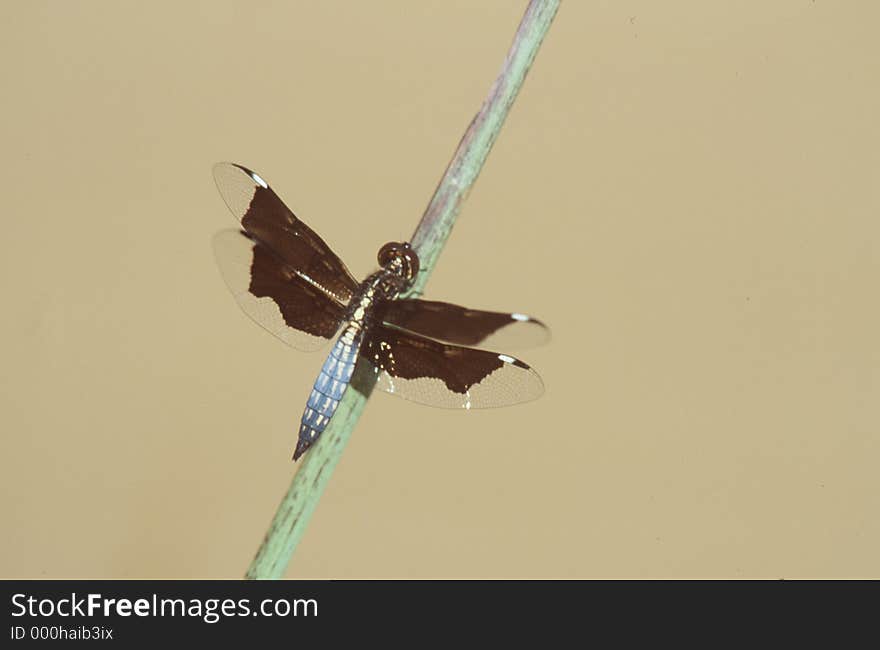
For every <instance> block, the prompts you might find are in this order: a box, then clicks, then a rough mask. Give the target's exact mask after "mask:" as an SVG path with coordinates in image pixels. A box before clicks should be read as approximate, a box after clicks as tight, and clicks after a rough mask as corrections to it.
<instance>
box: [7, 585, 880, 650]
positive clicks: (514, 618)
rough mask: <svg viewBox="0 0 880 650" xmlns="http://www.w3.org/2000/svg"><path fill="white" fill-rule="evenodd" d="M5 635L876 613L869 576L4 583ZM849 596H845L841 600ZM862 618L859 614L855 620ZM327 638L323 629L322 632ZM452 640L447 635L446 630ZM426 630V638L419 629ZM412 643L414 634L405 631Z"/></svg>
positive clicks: (662, 623) (110, 638)
mask: <svg viewBox="0 0 880 650" xmlns="http://www.w3.org/2000/svg"><path fill="white" fill-rule="evenodd" d="M0 585H2V599H3V601H4V604H3V610H4V612H5V621H6V626H5V629H4V630H3V631H2V634H3V635H4V636H5V639H6V641H7V644H4V646H5V647H14V646H13V645H8V644H9V643H12V644H21V643H31V642H33V641H40V640H42V641H56V642H67V641H79V640H87V641H105V642H122V643H123V644H130V643H132V642H135V641H137V642H169V641H183V640H192V641H196V640H198V641H205V642H210V641H223V642H227V643H229V642H242V641H251V642H253V641H254V640H255V639H260V638H264V637H265V638H271V637H280V638H289V639H290V641H291V643H294V642H295V641H297V640H302V638H303V637H304V636H308V637H312V638H314V635H315V633H318V634H320V635H321V638H323V639H329V640H333V639H336V638H337V637H336V636H335V635H336V634H337V633H341V632H344V633H346V635H347V634H348V633H353V632H357V633H359V634H368V633H369V636H368V637H366V638H365V640H366V639H367V638H375V637H373V636H372V634H371V633H370V631H377V630H383V629H384V630H396V631H397V632H401V631H402V630H404V629H408V630H413V629H416V630H421V632H420V634H423V635H427V637H430V638H435V640H436V637H437V636H438V635H440V636H450V635H451V634H452V632H453V631H454V630H459V629H470V630H477V629H478V630H481V631H482V632H483V633H484V634H485V633H486V632H490V633H491V634H492V635H493V637H494V638H496V639H498V638H501V637H507V638H510V637H511V636H516V635H518V634H520V633H521V632H523V631H525V630H532V631H536V630H537V631H540V633H541V634H542V635H545V636H547V637H553V636H555V635H557V634H559V633H561V632H564V631H569V632H576V633H578V634H582V635H586V636H587V637H590V636H593V635H594V634H595V633H596V632H597V631H598V630H600V629H602V630H604V631H606V632H608V631H612V632H613V633H614V634H615V635H616V636H617V637H618V638H619V639H623V638H626V637H628V636H630V635H632V634H637V633H639V632H640V631H641V632H645V631H649V630H652V629H653V630H655V631H658V632H659V631H661V630H666V631H670V630H672V629H674V628H676V627H677V626H682V627H681V630H682V631H684V630H689V629H693V626H694V625H696V624H700V625H705V624H707V623H709V622H714V623H715V624H717V625H719V626H720V627H719V628H718V629H725V630H727V633H730V632H733V631H734V630H736V629H739V630H740V631H743V629H748V628H750V627H751V626H753V625H755V624H756V623H760V624H762V625H765V624H766V625H767V626H769V627H770V628H773V627H778V626H783V627H787V626H788V625H791V628H792V629H796V628H798V627H801V626H802V625H803V622H804V621H805V620H806V621H809V622H810V623H811V624H814V623H815V621H816V620H819V619H815V620H814V619H812V618H811V616H813V615H815V616H821V617H822V619H821V620H826V621H827V620H830V618H829V617H830V614H831V613H832V612H833V611H834V609H835V607H840V606H842V605H844V603H847V602H848V601H849V603H851V604H847V605H846V607H847V610H846V611H847V614H848V618H849V624H850V626H849V629H853V624H855V623H858V621H859V620H860V619H861V618H862V617H861V615H860V611H862V610H863V611H864V613H865V614H866V615H867V614H869V612H873V611H875V607H876V602H877V594H878V588H877V587H878V584H877V583H805V582H804V583H791V582H778V581H777V582H763V583H761V582H747V581H742V582H732V583H713V582H672V583H664V582H548V581H541V582H537V581H536V582H522V581H510V582H503V581H500V582H485V581H474V582H462V581H449V582H426V581H413V582H406V581H388V582H379V581H363V582H346V581H339V582H336V581H330V582H321V581H277V582H246V581H231V580H230V581H73V580H66V581H6V582H0ZM847 596H850V597H851V598H847ZM863 620H865V621H867V620H870V619H868V618H867V617H866V618H865V619H863ZM328 634H329V635H330V636H327V635H328ZM450 638H452V637H450ZM422 640H425V639H422ZM413 641H416V640H415V639H413Z"/></svg>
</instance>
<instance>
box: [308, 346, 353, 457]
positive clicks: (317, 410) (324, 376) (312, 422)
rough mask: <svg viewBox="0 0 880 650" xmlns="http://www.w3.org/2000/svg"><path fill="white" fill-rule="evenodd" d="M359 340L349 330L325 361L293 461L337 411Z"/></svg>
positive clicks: (313, 392) (350, 373) (349, 375)
mask: <svg viewBox="0 0 880 650" xmlns="http://www.w3.org/2000/svg"><path fill="white" fill-rule="evenodd" d="M359 339H360V337H359V336H358V332H357V331H355V330H352V329H346V331H345V332H344V333H343V334H342V336H340V337H339V340H337V341H336V343H335V344H334V345H333V349H332V350H330V354H329V355H328V356H327V359H326V360H325V361H324V365H323V366H322V367H321V372H320V373H318V378H317V379H316V380H315V385H314V387H313V388H312V393H311V394H310V395H309V400H308V402H307V403H306V408H305V410H304V411H303V415H302V420H301V424H300V427H299V440H298V441H297V445H296V451H295V452H294V455H293V458H294V460H296V459H297V458H299V457H300V456H301V455H302V454H303V452H305V450H306V449H308V448H309V447H310V446H311V445H312V443H314V442H315V441H316V440H317V439H318V436H320V435H321V433H323V432H324V429H326V428H327V424H328V423H329V422H330V418H332V417H333V414H334V413H335V412H336V407H337V406H339V400H341V399H342V395H343V393H345V389H346V388H348V384H349V382H350V381H351V375H352V373H353V372H354V366H355V362H356V361H357V355H358V348H359V347H360V345H359V344H360V340H359Z"/></svg>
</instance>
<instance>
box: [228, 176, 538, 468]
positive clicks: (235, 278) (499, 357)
mask: <svg viewBox="0 0 880 650" xmlns="http://www.w3.org/2000/svg"><path fill="white" fill-rule="evenodd" d="M214 180H215V182H216V185H217V188H218V190H219V191H220V195H221V197H222V198H223V201H224V202H225V203H226V205H227V207H228V208H229V210H230V211H231V212H232V214H233V215H234V216H235V217H236V218H237V219H238V221H239V228H238V229H231V230H223V231H221V232H219V233H217V235H216V236H215V237H214V240H213V247H214V254H215V258H216V260H217V264H218V266H219V268H220V272H221V274H222V276H223V278H224V280H225V282H226V284H227V286H228V287H229V289H230V291H231V292H232V294H233V296H234V297H235V300H236V301H237V303H238V305H239V306H240V307H241V309H242V310H243V311H244V313H245V314H247V315H248V316H249V317H250V318H251V319H253V320H254V321H256V322H257V323H258V324H259V325H261V326H262V327H263V328H265V329H266V330H268V331H269V332H271V333H272V334H274V335H275V336H276V337H277V338H279V339H281V340H282V341H283V342H284V343H286V344H288V345H289V346H291V347H293V348H295V349H298V350H302V351H306V352H309V351H316V350H319V349H321V348H324V347H326V346H327V345H328V344H329V343H330V342H331V341H334V343H333V346H332V348H331V349H330V352H329V354H328V355H327V357H326V359H325V361H324V363H323V365H322V367H321V370H320V372H319V373H318V376H317V378H316V379H315V382H314V386H313V388H312V391H311V394H310V395H309V397H308V400H307V401H306V406H305V410H304V411H303V414H302V418H301V420H300V427H299V435H298V437H297V441H296V447H295V449H294V452H293V460H294V461H296V460H297V459H298V458H300V457H301V456H302V455H303V454H304V453H305V452H306V450H308V449H309V448H310V447H311V446H312V445H313V444H314V443H315V442H316V441H317V440H318V438H319V437H320V435H321V434H322V433H323V432H324V430H325V429H326V428H327V425H328V424H329V423H330V421H331V420H332V419H333V415H334V413H335V412H336V409H337V407H338V406H339V403H340V400H341V399H342V397H343V395H344V394H345V392H346V390H348V388H349V386H350V384H351V381H352V376H353V375H354V371H355V367H356V366H357V364H365V365H364V367H365V368H367V371H368V372H372V373H373V375H374V376H375V386H376V388H378V389H380V390H382V391H385V392H387V393H391V394H393V395H398V396H400V397H403V398H406V399H409V400H412V401H414V402H418V403H421V404H426V405H429V406H435V407H444V408H459V409H478V408H488V407H496V406H507V405H511V404H517V403H521V402H527V401H530V400H533V399H536V398H538V397H539V396H540V395H541V394H542V393H543V392H544V385H543V382H542V381H541V378H540V376H539V375H538V373H537V372H535V371H534V370H533V369H532V368H531V367H529V366H528V365H527V364H526V363H524V362H523V361H520V360H519V359H517V358H515V357H512V356H510V355H507V354H502V353H498V352H490V351H489V349H495V348H496V347H500V348H506V346H514V345H519V346H524V345H539V344H541V343H544V342H545V341H546V340H548V338H549V329H548V328H547V326H546V325H544V323H542V322H541V321H539V320H537V319H536V318H533V317H531V316H528V315H525V314H521V313H507V312H495V311H481V310H476V309H467V308H465V307H461V306H459V305H455V304H451V303H447V302H438V301H432V300H422V299H420V298H412V297H402V296H403V295H404V294H405V293H406V292H407V290H409V289H410V288H411V287H412V285H413V282H414V280H415V278H416V276H417V274H418V273H419V267H420V264H419V257H418V255H417V253H416V251H415V249H414V248H413V247H412V246H411V245H410V244H409V243H407V242H394V241H392V242H389V243H387V244H385V245H383V246H382V247H381V248H380V249H379V252H378V255H377V259H378V263H379V269H378V270H376V271H374V272H373V273H371V274H370V275H368V276H367V277H366V278H365V279H364V280H363V281H362V282H358V281H357V280H356V279H355V278H354V277H353V276H352V274H351V273H350V272H349V270H348V268H347V267H346V266H345V264H344V263H343V262H342V260H341V259H340V258H339V256H337V255H336V254H335V253H334V252H333V250H332V249H331V248H330V247H329V246H328V245H327V244H326V243H325V242H324V240H323V239H321V238H320V237H319V236H318V235H317V234H316V233H315V231H313V230H312V229H311V228H309V227H308V226H307V225H306V224H305V223H304V222H303V221H302V220H300V219H299V218H297V217H296V215H294V213H293V212H292V211H291V210H290V209H289V208H288V207H287V206H286V205H285V204H284V202H283V201H282V200H281V199H280V198H279V197H278V195H277V194H276V193H275V192H274V191H273V190H272V188H270V187H269V184H268V183H267V182H266V181H265V180H263V178H262V177H261V176H259V175H258V174H256V173H255V172H253V171H251V170H250V169H248V168H246V167H243V166H241V165H238V164H234V163H226V162H224V163H218V164H217V165H215V166H214Z"/></svg>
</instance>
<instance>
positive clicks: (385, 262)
mask: <svg viewBox="0 0 880 650" xmlns="http://www.w3.org/2000/svg"><path fill="white" fill-rule="evenodd" d="M377 257H378V259H379V264H380V265H381V266H382V268H383V269H385V270H386V271H387V272H388V273H391V274H392V275H395V276H397V277H399V278H400V279H401V280H403V281H404V283H405V285H406V286H409V285H410V284H411V283H412V281H413V280H414V279H415V277H416V274H418V272H419V256H418V255H416V252H415V251H414V250H413V248H412V246H410V245H409V244H408V243H407V242H388V243H387V244H385V245H384V246H383V247H382V248H380V249H379V255H378V256H377Z"/></svg>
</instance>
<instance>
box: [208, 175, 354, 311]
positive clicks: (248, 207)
mask: <svg viewBox="0 0 880 650" xmlns="http://www.w3.org/2000/svg"><path fill="white" fill-rule="evenodd" d="M214 180H215V181H216V183H217V188H218V189H219V190H220V194H221V195H222V196H223V200H224V201H225V202H226V205H227V206H229V209H230V210H231V211H232V213H233V214H234V215H235V216H236V217H237V218H238V219H239V220H240V221H241V227H242V228H244V230H245V231H246V232H247V233H248V234H249V235H250V236H251V237H252V238H253V239H255V240H257V241H259V242H260V243H262V244H264V245H265V246H267V247H268V248H270V249H271V250H272V251H274V252H275V253H276V254H277V255H278V256H279V257H280V258H281V259H282V260H284V262H285V263H286V264H287V266H288V267H289V268H290V269H292V270H293V271H295V272H296V273H297V274H298V275H299V276H300V277H302V278H303V279H304V280H305V281H306V282H308V283H309V284H312V285H313V286H314V287H316V288H318V289H320V290H322V291H324V292H325V293H327V294H328V295H330V296H332V297H333V298H334V299H335V300H336V301H337V302H339V303H341V304H347V303H348V301H349V300H351V296H352V294H353V293H354V292H355V291H356V290H357V281H356V280H355V279H354V278H353V277H352V275H351V273H350V272H349V270H348V269H347V268H346V266H345V264H344V263H343V262H342V260H340V259H339V257H338V256H337V255H336V254H335V253H334V252H333V251H332V250H331V249H330V247H329V246H328V245H327V244H326V243H325V242H324V240H323V239H321V238H320V237H319V236H318V235H317V234H316V233H315V232H314V231H313V230H312V229H311V228H309V227H308V226H307V225H306V224H305V223H303V222H302V221H301V220H300V219H298V218H297V217H296V215H294V213H293V212H292V211H291V210H290V209H289V208H288V207H287V206H286V205H285V204H284V202H283V201H282V200H281V199H280V198H279V197H278V195H277V194H275V192H274V191H273V190H272V188H271V187H269V185H268V184H267V183H266V181H264V180H263V179H262V178H261V177H260V176H259V175H257V174H256V173H254V172H252V171H251V170H249V169H247V168H246V167H242V166H241V165H235V164H232V163H219V164H217V165H215V166H214Z"/></svg>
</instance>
